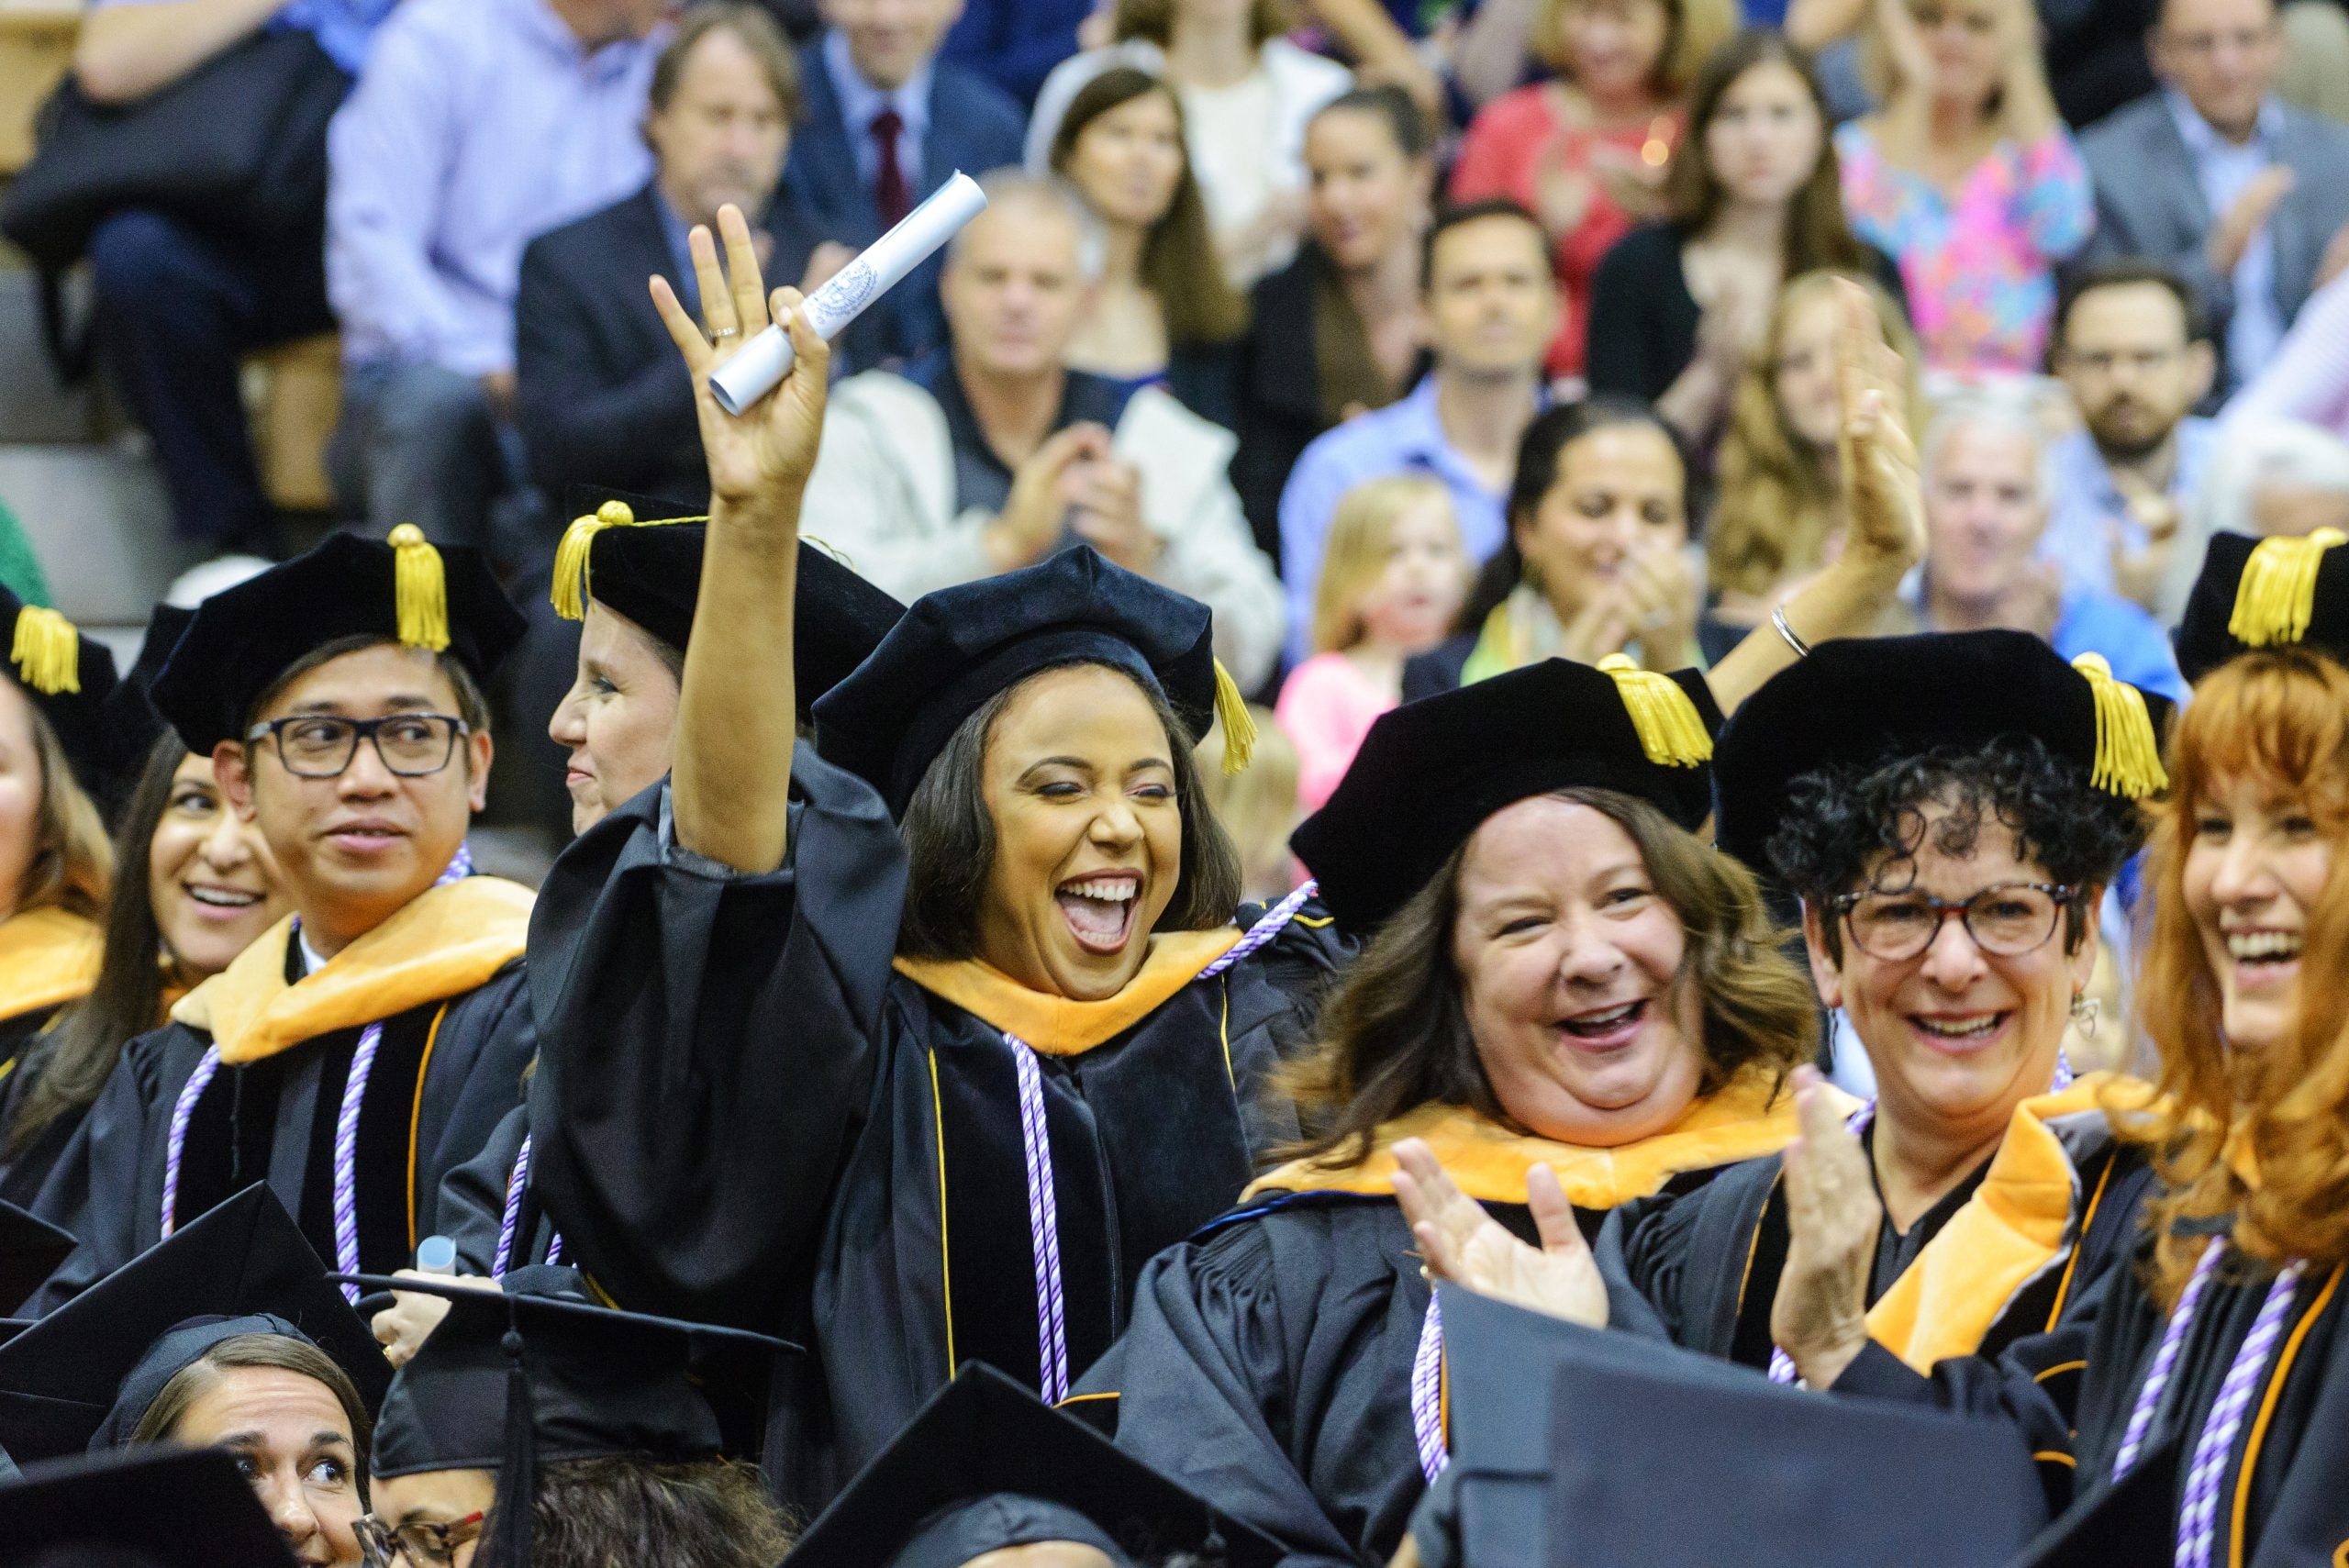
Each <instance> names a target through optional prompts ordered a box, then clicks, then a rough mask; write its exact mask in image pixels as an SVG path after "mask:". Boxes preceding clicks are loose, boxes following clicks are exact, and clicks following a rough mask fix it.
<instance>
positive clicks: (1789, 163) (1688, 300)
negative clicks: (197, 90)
mask: <svg viewBox="0 0 2349 1568" xmlns="http://www.w3.org/2000/svg"><path fill="white" fill-rule="evenodd" d="M1827 124H1828V122H1827V106H1826V101H1825V99H1824V98H1823V97H1822V96H1821V95H1820V88H1819V80H1818V78H1817V77H1816V76H1815V75H1813V74H1812V72H1811V66H1810V61H1809V59H1808V58H1807V57H1805V56H1804V55H1803V54H1801V53H1800V52H1799V51H1798V50H1796V49H1795V48H1794V47H1793V46H1792V45H1790V44H1788V43H1787V40H1786V39H1785V38H1784V37H1782V36H1781V35H1779V34H1778V33H1776V32H1774V31H1771V30H1769V29H1767V28H1749V29H1747V30H1746V31H1744V32H1742V33H1741V34H1739V35H1738V36H1737V37H1736V38H1735V39H1732V40H1731V42H1729V43H1727V44H1725V45H1723V46H1722V47H1721V48H1720V49H1719V50H1715V51H1714V53H1713V55H1712V56H1711V58H1710V59H1709V60H1707V61H1705V65H1704V69H1703V70H1702V71H1700V72H1698V76H1697V84H1696V87H1695V89H1694V90H1693V91H1692V92H1691V93H1690V94H1689V99H1688V133H1687V136H1686V137H1685V138H1683V139H1682V140H1681V143H1680V146H1679V148H1678V149H1677V150H1675V152H1674V153H1673V157H1672V162H1671V164H1670V165H1669V166H1668V167H1667V168H1666V169H1665V171H1664V207H1665V216H1664V217H1663V218H1662V219H1661V220H1660V221H1658V222H1654V223H1649V224H1643V225H1642V226H1641V227H1640V228H1635V229H1633V230H1631V233H1629V234H1627V235H1625V236H1624V237H1623V238H1622V239H1620V240H1618V241H1617V242H1616V243H1615V246H1614V248H1613V249H1612V250H1609V251H1608V252H1607V258H1606V260H1604V261H1601V262H1599V264H1598V274H1597V276H1595V277H1594V278H1593V279H1592V281H1591V285H1590V354H1589V358H1588V361H1587V373H1588V375H1589V379H1590V385H1591V389H1592V390H1593V391H1595V392H1617V393H1624V394H1628V395H1631V396H1633V397H1640V398H1645V399H1647V400H1649V401H1650V402H1653V403H1654V404H1655V405H1656V408H1657V411H1658V412H1659V413H1661V414H1662V415H1663V416H1664V417H1665V418H1666V419H1668V420H1670V421H1671V422H1672V423H1673V424H1674V425H1675V427H1677V428H1679V430H1680V432H1681V433H1682V434H1683V435H1685V436H1687V438H1688V439H1690V440H1692V441H1697V442H1698V443H1704V442H1708V441H1709V440H1710V439H1712V436H1713V432H1714V430H1715V429H1716V428H1718V426H1719V425H1720V420H1721V417H1722V416H1723V415H1724V414H1725V413H1726V412H1727V411H1728V408H1729V404H1730V397H1731V392H1732V390H1733V389H1734V387H1735V386H1736V384H1737V380H1738V375H1739V373H1740V372H1741V371H1742V369H1743V368H1744V365H1745V362H1746V356H1747V354H1748V353H1749V352H1750V351H1751V350H1752V349H1753V345H1754V340H1755V339H1756V338H1757V337H1758V336H1759V335H1760V328H1761V324H1762V321H1763V319H1764V317H1765V315H1766V314H1767V313H1768V312H1769V310H1770V304H1771V301H1772V300H1773V298H1775V297H1776V295H1777V293H1778V289H1779V285H1780V284H1782V283H1784V282H1785V281H1787V279H1790V278H1794V277H1797V276H1799V275H1800V274H1802V273H1804V272H1811V271H1814V270H1816V269H1819V268H1822V267H1831V268H1835V269H1838V270H1840V271H1842V272H1852V273H1857V274H1860V275H1862V276H1866V277H1872V278H1874V279H1876V281H1877V282H1878V283H1880V284H1883V285H1884V286H1885V287H1886V288H1887V290H1889V291H1890V292H1891V293H1892V294H1893V295H1894V296H1895V297H1896V298H1897V297H1898V295H1899V291H1900V274H1899V271H1898V268H1896V267H1895V266H1894V265H1893V263H1892V261H1891V259H1890V258H1889V257H1887V256H1886V255H1885V254H1884V253H1883V252H1882V251H1880V250H1876V249H1875V248H1874V247H1873V246H1869V245H1866V244H1864V243H1862V242H1861V241H1860V240H1858V239H1854V238H1853V235H1852V230H1851V228H1850V226H1849V225H1847V224H1845V223H1844V221H1843V198H1842V191H1841V190H1840V189H1839V188H1838V187H1837V184H1836V172H1835V151H1834V149H1833V148H1831V147H1830V146H1829V145H1828V141H1827ZM1900 329H1901V330H1904V331H1905V329H1906V328H1905V325H1904V326H1903V327H1902V328H1900Z"/></svg>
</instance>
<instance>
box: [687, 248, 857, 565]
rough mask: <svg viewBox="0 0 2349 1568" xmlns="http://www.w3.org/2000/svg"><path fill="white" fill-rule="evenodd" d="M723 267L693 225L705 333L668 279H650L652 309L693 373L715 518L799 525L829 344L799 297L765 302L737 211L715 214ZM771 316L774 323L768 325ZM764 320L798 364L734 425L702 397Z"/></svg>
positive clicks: (785, 294) (792, 293)
mask: <svg viewBox="0 0 2349 1568" xmlns="http://www.w3.org/2000/svg"><path fill="white" fill-rule="evenodd" d="M718 235H719V238H720V239H723V241H724V243H725V246H726V263H725V266H724V267H723V268H720V266H719V265H718V240H714V239H711V237H710V232H709V230H708V229H707V228H705V227H703V226H702V225H700V224H696V225H695V226H694V228H693V232H692V233H691V234H690V235H688V236H687V238H686V249H687V250H689V251H690V252H691V253H692V256H693V263H694V277H695V279H696V282H697V283H698V284H699V285H700V288H701V310H702V322H703V327H707V332H705V331H704V330H703V327H696V326H695V325H694V320H693V317H690V316H688V315H686V314H685V306H683V305H682V304H680V303H679V302H678V299H677V295H676V291H675V290H674V289H672V288H671V287H670V286H669V280H668V279H666V278H662V277H655V278H654V279H653V280H652V284H651V288H652V305H653V308H654V309H656V310H658V311H660V313H661V321H662V325H663V326H665V327H667V328H668V329H669V337H670V339H671V340H672V341H673V342H674V343H675V344H676V345H677V352H678V353H679V354H681V355H683V356H684V358H685V369H686V370H688V371H690V372H691V373H693V378H694V406H695V409H696V412H697V413H698V415H699V417H700V422H701V446H702V452H703V455H704V456H705V457H706V458H707V460H708V462H709V493H710V505H711V508H712V510H713V512H715V511H719V510H726V511H732V512H740V513H748V514H753V515H763V516H784V515H788V516H789V517H792V518H793V519H794V520H795V523H796V517H797V513H798V498H799V495H800V493H801V492H802V491H804V490H805V489H806V488H807V475H808V473H810V472H811V471H812V470H813V469H814V468H815V466H816V448H817V443H818V441H819V440H821V439H822V438H823V433H824V398H825V394H826V392H827V391H828V390H829V389H828V386H827V379H828V378H829V375H830V373H831V359H832V351H831V345H829V343H827V342H825V341H824V339H822V338H821V337H819V336H818V334H817V332H816V330H815V328H812V327H810V326H808V325H807V321H806V319H805V318H804V317H802V315H801V314H800V312H799V308H798V307H799V303H800V295H799V291H798V290H796V289H778V290H776V291H775V294H774V299H773V301H772V302H770V301H769V299H768V297H767V293H766V285H765V283H764V281H763V278H762V277H761V275H760V271H759V258H758V251H757V248H756V246H755V245H754V243H753V242H752V240H751V227H750V225H749V224H748V223H747V222H746V221H744V219H743V217H742V211H741V209H740V207H737V206H734V205H733V204H732V203H730V202H729V204H727V205H726V206H721V207H719V208H718ZM770 309H772V313H773V314H772V317H770ZM770 319H777V320H785V321H787V322H788V326H789V330H790V333H791V347H792V351H793V352H794V353H795V354H796V356H797V363H796V364H795V365H794V366H793V368H792V372H791V373H790V374H789V375H787V376H785V377H784V378H783V384H782V385H781V386H779V387H777V388H775V390H774V392H773V393H771V394H769V395H767V396H766V397H764V398H762V399H761V400H760V401H759V403H758V405H757V406H754V407H752V408H750V409H748V410H746V411H745V412H744V413H742V414H741V415H740V416H739V417H738V416H736V415H732V414H729V413H728V412H726V410H725V409H723V408H721V407H719V406H718V399H717V397H716V396H715V395H712V394H711V392H710V390H709V378H710V375H711V373H713V372H715V371H716V370H717V369H718V366H720V365H722V364H724V363H725V362H726V361H729V360H730V359H732V358H733V357H734V356H735V355H736V354H738V353H740V351H741V350H742V346H743V344H745V343H747V342H749V341H750V340H751V339H752V338H753V337H755V336H757V335H758V334H759V332H760V331H762V330H763V329H764V328H765V327H766V325H767V323H768V321H769V320H770Z"/></svg>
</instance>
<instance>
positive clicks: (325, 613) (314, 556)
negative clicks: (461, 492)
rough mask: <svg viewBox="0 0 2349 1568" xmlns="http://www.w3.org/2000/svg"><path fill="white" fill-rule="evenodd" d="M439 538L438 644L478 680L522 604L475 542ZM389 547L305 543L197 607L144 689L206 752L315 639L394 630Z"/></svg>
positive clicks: (499, 654)
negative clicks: (443, 617)
mask: <svg viewBox="0 0 2349 1568" xmlns="http://www.w3.org/2000/svg"><path fill="white" fill-rule="evenodd" d="M396 531H397V530H395V532H396ZM438 548H439V550H440V562H441V570H442V575H443V578H444V580H445V582H446V584H447V602H448V612H449V646H448V650H447V651H448V652H449V653H450V654H451V656H452V657H454V658H455V659H456V661H457V662H459V663H461V664H462V665H463V666H464V667H465V669H466V670H467V671H468V672H469V673H471V674H472V675H473V678H474V679H475V680H476V681H481V682H486V681H487V680H488V679H489V677H490V674H491V673H492V672H493V671H495V669H496V668H497V665H498V663H499V662H500V661H502V660H503V659H504V658H505V657H506V655H507V653H509V652H511V651H513V648H514V645H515V644H516V643H518V642H519V641H520V640H521V639H522V630H523V620H522V614H521V612H520V611H519V610H518V609H516V608H515V607H514V606H513V604H512V603H511V602H510V601H509V600H508V599H507V597H506V591H505V590H504V589H502V588H500V587H499V586H498V585H497V579H496V578H495V577H494V576H493V575H491V573H490V570H489V562H487V561H486V560H484V558H483V556H482V553H481V551H479V550H471V549H467V548H465V547H463V546H462V545H441V546H440V547H438ZM396 554H397V552H396V551H395V550H394V549H393V548H392V547H391V546H390V545H388V544H379V543H377V542H376V541H374V540H373V539H359V538H356V537H355V536H353V535H351V534H344V533H337V534H330V535H328V537H327V539H326V540H325V542H323V543H321V544H320V545H319V546H318V547H317V549H315V550H311V551H310V552H309V553H308V554H306V555H301V556H297V557H295V559H294V560H292V561H289V562H284V564H283V565H279V566H273V567H271V568H270V569H269V570H268V571H266V572H263V573H261V574H259V575H258V576H254V577H249V578H247V579H246V580H245V581H244V582H242V583H239V584H237V585H236V586H235V587H233V588H227V589H223V590H222V591H221V592H219V593H217V594H215V595H212V597H210V598H208V599H206V600H205V601H204V603H203V604H201V605H199V606H196V611H195V619H194V620H192V621H190V622H189V623H188V628H187V629H186V630H185V631H184V632H183V633H181V634H180V639H179V642H178V643H177V645H176V646H174V647H173V650H172V654H171V657H170V658H169V659H167V660H166V661H165V662H164V663H163V668H162V671H161V673H159V674H158V675H157V676H156V677H155V684H154V687H153V690H152V693H151V695H152V697H153V700H154V703H155V706H156V708H157V709H158V710H159V711H160V712H161V714H162V716H163V717H164V718H166V719H167V720H169V721H170V722H171V725H172V727H173V728H175V729H177V730H178V731H179V732H180V739H181V740H184V741H186V742H187V749H188V750H189V751H194V752H196V753H197V754H199V755H202V756H210V755H211V754H212V749H213V748H214V747H215V746H217V745H218V744H219V743H220V742H221V741H223V740H241V739H242V738H243V729H244V723H245V716H246V715H247V714H248V713H250V711H251V710H252V706H253V704H254V703H255V702H256V701H258V700H259V699H260V697H261V695H262V693H263V692H266V691H267V690H269V688H270V687H272V686H273V685H275V684H277V682H278V680H279V679H280V678H281V677H282V676H283V675H284V673H285V672H286V671H287V670H288V669H290V668H291V667H292V666H293V665H294V663H295V662H296V661H297V660H299V659H301V658H302V657H303V656H304V655H305V654H307V653H309V652H311V651H313V650H316V649H319V648H323V647H325V646H326V645H327V644H328V643H329V642H335V641H339V640H340V639H343V638H346V637H376V638H381V639H384V641H386V642H392V641H396V640H398V638H399V615H398V607H397V604H396V599H395V594H394V584H395V571H396V569H395V557H396Z"/></svg>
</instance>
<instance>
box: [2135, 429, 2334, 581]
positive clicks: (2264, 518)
mask: <svg viewBox="0 0 2349 1568" xmlns="http://www.w3.org/2000/svg"><path fill="white" fill-rule="evenodd" d="M2221 436H2222V438H2223V439H2221V441H2220V442H2219V451H2218V456H2217V457H2216V458H2215V459H2213V460H2212V462H2211V463H2210V479H2209V480H2208V481H2207V482H2206V483H2205V484H2203V486H2202V491H2201V494H2200V495H2199V496H2197V497H2196V500H2195V504H2194V505H2193V506H2188V508H2187V510H2186V522H2185V526H2184V528H2183V529H2182V530H2181V533H2180V538H2179V543H2178V548H2177V549H2176V551H2174V552H2173V553H2172V555H2171V558H2170V573H2169V575H2168V577H2167V578H2166V579H2165V580H2164V582H2163V584H2162V594H2161V600H2160V604H2159V608H2158V613H2160V614H2161V615H2162V616H2163V617H2165V619H2166V620H2167V621H2168V623H2169V624H2172V625H2175V624H2176V621H2177V620H2178V619H2179V618H2180V617H2182V616H2183V615H2184V613H2185V609H2186V601H2187V598H2188V595H2190V594H2191V592H2192V590H2193V587H2194V578H2195V574H2196V573H2197V571H2198V570H2199V567H2200V565H2201V562H2202V556H2203V551H2204V550H2205V549H2206V548H2207V547H2208V543H2209V540H2210V536H2211V535H2212V534H2220V533H2231V534H2247V535H2249V536H2250V537H2252V538H2254V539H2266V538H2270V537H2303V536H2306V535H2308V534H2311V533H2314V532H2315V531H2316V530H2317V529H2319V528H2340V529H2342V530H2343V531H2344V532H2349V442H2344V441H2343V439H2341V438H2340V437H2338V436H2335V435H2333V434H2332V433H2331V432H2329V431H2325V430H2321V429H2319V428H2316V427H2315V426H2313V425H2310V424H2306V423H2303V422H2302V421H2300V420H2298V419H2258V420H2234V419H2230V420H2228V421H2226V422H2225V424H2224V425H2223V426H2222V427H2221Z"/></svg>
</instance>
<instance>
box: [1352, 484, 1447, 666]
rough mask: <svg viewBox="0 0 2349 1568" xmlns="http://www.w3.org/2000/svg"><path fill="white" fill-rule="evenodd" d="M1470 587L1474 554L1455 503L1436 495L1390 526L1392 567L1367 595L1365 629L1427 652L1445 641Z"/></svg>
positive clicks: (1401, 645)
mask: <svg viewBox="0 0 2349 1568" xmlns="http://www.w3.org/2000/svg"><path fill="white" fill-rule="evenodd" d="M1467 592H1468V557H1467V556H1466V554H1465V553H1464V551H1463V550H1461V547H1460V527H1459V525H1458V524H1457V523H1455V522H1453V517H1452V503H1451V502H1450V501H1449V500H1447V499H1445V498H1443V497H1442V496H1430V497H1429V498H1427V499H1426V500H1423V501H1420V502H1419V503H1418V504H1417V505H1415V506H1410V507H1408V508H1407V509H1406V510H1405V511H1404V512H1403V513H1402V514H1401V515H1400V516H1398V517H1396V519H1395V520H1394V522H1393V523H1392V524H1390V525H1389V526H1388V537H1387V556H1386V568H1385V569H1384V570H1383V571H1381V572H1380V573H1379V574H1378V577H1377V579H1376V580H1375V582H1373V583H1372V584H1371V586H1370V590H1369V592H1367V593H1365V594H1364V595H1363V598H1362V605H1361V611H1360V613H1361V616H1362V624H1363V630H1364V632H1365V633H1366V634H1367V635H1368V636H1370V637H1372V638H1375V639H1377V640H1378V641H1379V642H1381V643H1383V644H1384V645H1386V647H1389V648H1399V649H1404V650H1407V651H1411V652H1415V653H1423V652H1425V651H1427V650H1429V649H1431V648H1432V647H1434V646H1435V645H1436V644H1437V643H1439V642H1441V641H1442V640H1443V639H1444V637H1445V635H1446V634H1447V633H1448V632H1450V631H1451V629H1452V623H1453V620H1454V619H1455V618H1456V617H1458V616H1459V614H1460V603H1461V601H1462V600H1463V599H1464V598H1465V597H1466V596H1467Z"/></svg>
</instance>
